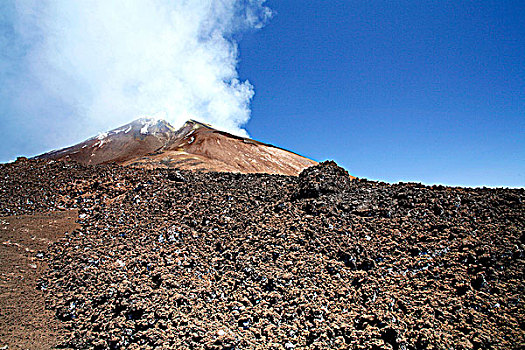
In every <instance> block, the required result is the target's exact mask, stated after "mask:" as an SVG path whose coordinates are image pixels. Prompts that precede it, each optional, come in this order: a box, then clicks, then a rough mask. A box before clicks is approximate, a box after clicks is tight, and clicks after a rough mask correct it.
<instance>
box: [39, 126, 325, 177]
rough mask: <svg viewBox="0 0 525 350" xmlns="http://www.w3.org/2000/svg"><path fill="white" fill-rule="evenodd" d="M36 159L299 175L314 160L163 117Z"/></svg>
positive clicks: (108, 133) (121, 128) (101, 135)
mask: <svg viewBox="0 0 525 350" xmlns="http://www.w3.org/2000/svg"><path fill="white" fill-rule="evenodd" d="M36 158H37V159H54V160H72V161H76V162H79V163H81V164H84V165H97V164H107V163H117V164H120V165H124V166H133V167H140V168H147V169H153V168H173V169H183V170H198V171H219V172H239V173H244V174H246V173H268V174H281V175H298V174H299V173H300V172H301V170H303V169H304V168H306V167H308V166H312V165H315V164H317V162H315V161H313V160H311V159H308V158H305V157H303V156H300V155H298V154H296V153H293V152H290V151H287V150H284V149H282V148H279V147H275V146H273V145H270V144H265V143H262V142H259V141H255V140H252V139H249V138H244V137H239V136H235V135H232V134H229V133H226V132H223V131H219V130H216V129H214V128H213V127H211V126H209V125H207V124H204V123H200V122H197V121H195V120H189V121H187V122H186V123H185V124H184V125H183V126H182V127H181V128H180V129H178V130H177V129H175V128H174V127H173V126H171V125H170V124H169V123H168V122H166V121H165V120H158V119H154V118H141V119H137V120H135V121H133V122H131V123H129V124H126V125H124V126H122V127H120V128H117V129H114V130H111V131H109V132H106V133H102V134H99V135H98V136H96V137H93V138H90V139H88V140H86V141H84V142H81V143H79V144H77V145H74V146H71V147H67V148H64V149H61V150H58V151H52V152H49V153H45V154H42V155H40V156H37V157H36Z"/></svg>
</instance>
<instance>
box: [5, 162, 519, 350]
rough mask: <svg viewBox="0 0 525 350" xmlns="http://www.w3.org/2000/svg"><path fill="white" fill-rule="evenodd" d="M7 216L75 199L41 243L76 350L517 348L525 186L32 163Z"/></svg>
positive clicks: (13, 176)
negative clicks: (59, 233) (53, 234)
mask: <svg viewBox="0 0 525 350" xmlns="http://www.w3.org/2000/svg"><path fill="white" fill-rule="evenodd" d="M0 174H1V176H0V180H1V181H2V183H1V185H0V193H1V197H0V212H1V213H2V215H15V214H23V213H31V212H36V211H42V210H46V209H63V208H69V207H78V208H79V212H80V218H79V220H80V223H81V225H82V228H81V229H80V230H76V231H73V232H72V233H70V234H68V235H66V237H65V238H64V239H62V240H61V241H59V242H58V243H57V244H55V245H53V246H52V247H51V249H50V251H48V252H46V254H45V258H46V259H47V260H48V262H49V266H50V269H49V271H48V272H47V274H46V275H45V276H44V278H43V279H42V280H41V281H40V288H41V289H43V290H45V293H46V298H47V302H48V305H47V306H48V307H49V308H51V309H52V310H55V312H56V316H57V317H58V318H59V319H60V320H62V321H63V322H65V323H66V324H67V326H68V328H69V329H70V334H71V337H70V340H69V341H68V342H66V344H63V345H64V346H69V347H73V348H78V349H121V348H125V349H139V348H140V349H154V348H159V349H167V348H169V349H479V348H481V349H520V348H523V347H524V346H525V335H524V334H525V330H524V328H525V324H524V321H525V315H524V301H523V288H524V280H523V271H525V266H524V248H525V245H524V243H525V236H524V231H525V230H524V225H525V220H524V219H525V210H524V209H525V208H524V200H525V193H524V190H523V189H487V188H482V189H481V188H480V189H470V188H451V187H443V186H432V187H428V186H423V185H420V184H415V183H400V184H393V185H392V184H386V183H379V182H372V181H367V180H362V179H357V180H355V181H349V179H348V176H347V173H346V171H344V170H343V169H341V168H339V167H338V166H337V165H336V164H335V163H333V162H325V163H322V164H320V165H318V166H316V167H313V168H309V169H307V170H305V171H304V172H303V173H302V174H301V175H300V176H299V177H286V176H275V175H253V174H252V175H240V174H231V173H191V172H174V171H171V172H170V171H169V170H152V171H147V170H140V169H131V168H123V167H119V166H112V165H106V166H96V167H85V166H81V165H78V164H74V163H62V162H46V161H27V160H21V161H17V162H16V163H14V164H8V165H2V166H0Z"/></svg>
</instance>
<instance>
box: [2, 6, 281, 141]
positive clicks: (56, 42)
mask: <svg viewBox="0 0 525 350" xmlns="http://www.w3.org/2000/svg"><path fill="white" fill-rule="evenodd" d="M265 1H266V0H20V1H15V2H12V3H10V5H5V4H4V5H2V6H0V10H2V11H6V13H7V14H4V15H3V16H2V18H0V20H1V21H2V22H3V23H1V24H2V26H0V30H1V31H2V32H1V33H2V40H1V41H0V49H1V50H2V51H3V52H4V54H2V57H1V59H0V68H1V69H2V73H1V74H0V79H1V80H0V83H2V85H3V88H2V91H1V93H0V97H2V98H5V99H8V100H9V101H10V102H9V106H8V107H6V104H4V105H3V106H2V107H3V109H5V110H4V111H2V112H3V114H4V118H6V119H9V118H11V123H15V121H14V120H13V119H14V118H24V117H27V118H29V120H31V118H32V120H33V121H35V122H36V124H40V125H44V123H43V121H42V120H39V118H44V119H45V118H48V119H47V120H46V123H47V124H45V125H49V123H51V124H53V123H55V124H57V127H58V124H59V123H61V122H65V124H68V125H73V121H74V122H75V123H76V125H79V126H83V127H88V128H96V129H98V130H96V131H100V129H104V128H110V127H117V126H119V125H121V124H124V123H127V122H129V121H130V120H132V119H135V118H137V117H140V116H144V115H155V114H156V115H158V114H161V115H163V116H165V117H166V119H167V120H168V121H169V122H171V123H172V124H173V125H174V126H179V125H181V124H182V123H183V122H184V121H186V120H187V119H189V118H195V119H198V120H201V121H205V122H208V123H210V124H212V125H214V126H216V127H218V128H220V129H223V130H227V131H230V132H233V133H236V134H239V135H246V132H245V131H244V130H243V129H242V126H243V124H245V123H246V122H247V121H248V119H249V118H250V100H251V99H252V97H253V95H254V88H253V86H252V85H251V84H250V83H249V82H248V81H242V80H240V79H239V76H238V73H237V63H238V57H239V52H238V50H237V43H236V40H235V38H236V37H238V36H239V34H241V33H243V32H245V31H250V30H255V29H259V28H261V27H262V26H263V25H264V24H265V23H266V22H267V20H268V19H269V18H270V17H271V15H272V13H271V10H270V9H269V8H267V7H266V6H264V3H265ZM22 111H23V112H24V113H26V115H25V116H13V115H16V114H17V112H18V114H22ZM52 114H54V115H53V116H50V115H52ZM18 123H20V121H19V120H18ZM94 131H95V130H93V132H94Z"/></svg>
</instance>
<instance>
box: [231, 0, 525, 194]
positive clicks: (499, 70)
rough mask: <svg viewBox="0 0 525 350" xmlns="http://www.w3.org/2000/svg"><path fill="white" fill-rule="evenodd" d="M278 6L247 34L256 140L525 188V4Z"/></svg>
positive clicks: (407, 174)
mask: <svg viewBox="0 0 525 350" xmlns="http://www.w3.org/2000/svg"><path fill="white" fill-rule="evenodd" d="M268 6H270V7H271V8H272V9H273V10H274V11H275V15H274V17H273V18H272V20H271V21H270V22H269V23H268V25H267V26H266V27H265V28H264V29H263V30H261V31H258V32H255V33H253V34H250V35H245V36H244V37H243V39H242V40H241V42H240V51H241V61H240V69H239V70H240V74H241V77H248V78H249V79H250V82H251V83H252V84H253V85H254V86H255V87H256V95H255V97H254V100H253V102H252V118H251V119H250V121H249V123H248V125H247V129H248V131H249V132H250V134H251V135H252V136H253V137H254V138H256V139H262V140H265V141H270V142H274V143H276V144H278V145H279V146H282V147H284V148H287V149H291V150H295V151H297V152H299V153H301V154H303V155H306V156H308V157H312V158H313V159H315V160H324V159H334V160H336V161H337V162H338V163H339V164H341V165H342V166H344V167H345V168H346V169H348V170H349V171H350V172H351V173H352V174H354V175H357V176H359V177H366V178H370V179H377V180H384V181H389V182H397V181H418V182H419V181H421V182H424V183H428V184H432V183H444V184H452V185H470V186H483V185H487V186H489V185H490V186H524V185H525V27H524V21H523V18H525V11H524V9H525V2H523V1H420V0H418V1H344V0H332V1H321V0H319V1H316V0H313V1H294V0H288V1H269V2H268Z"/></svg>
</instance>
